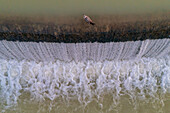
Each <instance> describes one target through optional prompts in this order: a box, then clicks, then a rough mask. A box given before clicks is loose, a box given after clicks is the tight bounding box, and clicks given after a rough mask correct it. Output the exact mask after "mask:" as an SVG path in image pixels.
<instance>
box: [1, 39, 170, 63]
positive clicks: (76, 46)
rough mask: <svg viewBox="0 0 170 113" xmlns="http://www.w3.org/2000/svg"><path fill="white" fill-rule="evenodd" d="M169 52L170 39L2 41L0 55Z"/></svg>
mask: <svg viewBox="0 0 170 113" xmlns="http://www.w3.org/2000/svg"><path fill="white" fill-rule="evenodd" d="M166 54H170V39H158V40H145V41H135V42H133V41H129V42H116V43H115V42H110V43H46V42H44V43H43V42H40V43H36V42H12V41H0V58H1V59H16V60H19V61H20V60H23V59H25V60H34V61H55V60H61V61H66V62H70V61H72V60H74V61H76V62H78V61H84V62H86V61H87V60H94V61H104V60H122V59H134V58H139V59H140V58H142V57H156V58H160V57H163V56H165V55H166Z"/></svg>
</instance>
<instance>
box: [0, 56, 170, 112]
mask: <svg viewBox="0 0 170 113" xmlns="http://www.w3.org/2000/svg"><path fill="white" fill-rule="evenodd" d="M169 106H170V56H169V55H167V56H166V57H164V58H141V59H132V60H110V61H108V60H105V61H102V62H101V61H92V60H87V61H86V62H81V61H77V62H75V61H69V62H64V61H60V60H56V61H49V62H45V61H43V62H38V61H29V60H21V61H17V60H3V59H1V60H0V112H2V113H3V112H5V113H14V112H16V113H31V112H32V113H48V112H49V113H80V112H84V113H161V112H163V113H169V112H170V109H169Z"/></svg>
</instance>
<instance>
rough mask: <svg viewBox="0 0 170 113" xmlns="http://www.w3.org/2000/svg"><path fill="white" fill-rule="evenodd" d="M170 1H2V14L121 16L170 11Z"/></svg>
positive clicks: (0, 2) (0, 3) (0, 5)
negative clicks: (124, 14) (123, 14)
mask: <svg viewBox="0 0 170 113" xmlns="http://www.w3.org/2000/svg"><path fill="white" fill-rule="evenodd" d="M169 5H170V1H169V0H137V1H136V0H85V1H83V0H41V1H40V0H12V1H11V0H1V1H0V8H1V9H0V13H1V14H14V15H15V14H26V15H27V14H39V15H41V14H46V15H47V14H49V15H70V14H83V13H85V14H90V13H91V14H120V13H147V12H164V11H166V12H168V11H170V7H169Z"/></svg>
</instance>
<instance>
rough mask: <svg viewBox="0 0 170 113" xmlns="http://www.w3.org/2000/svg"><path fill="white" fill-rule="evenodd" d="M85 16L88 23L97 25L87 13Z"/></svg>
mask: <svg viewBox="0 0 170 113" xmlns="http://www.w3.org/2000/svg"><path fill="white" fill-rule="evenodd" d="M83 18H84V20H85V21H86V22H87V23H89V24H91V25H95V23H94V22H93V21H92V20H91V18H90V17H88V16H87V15H84V14H83Z"/></svg>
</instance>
